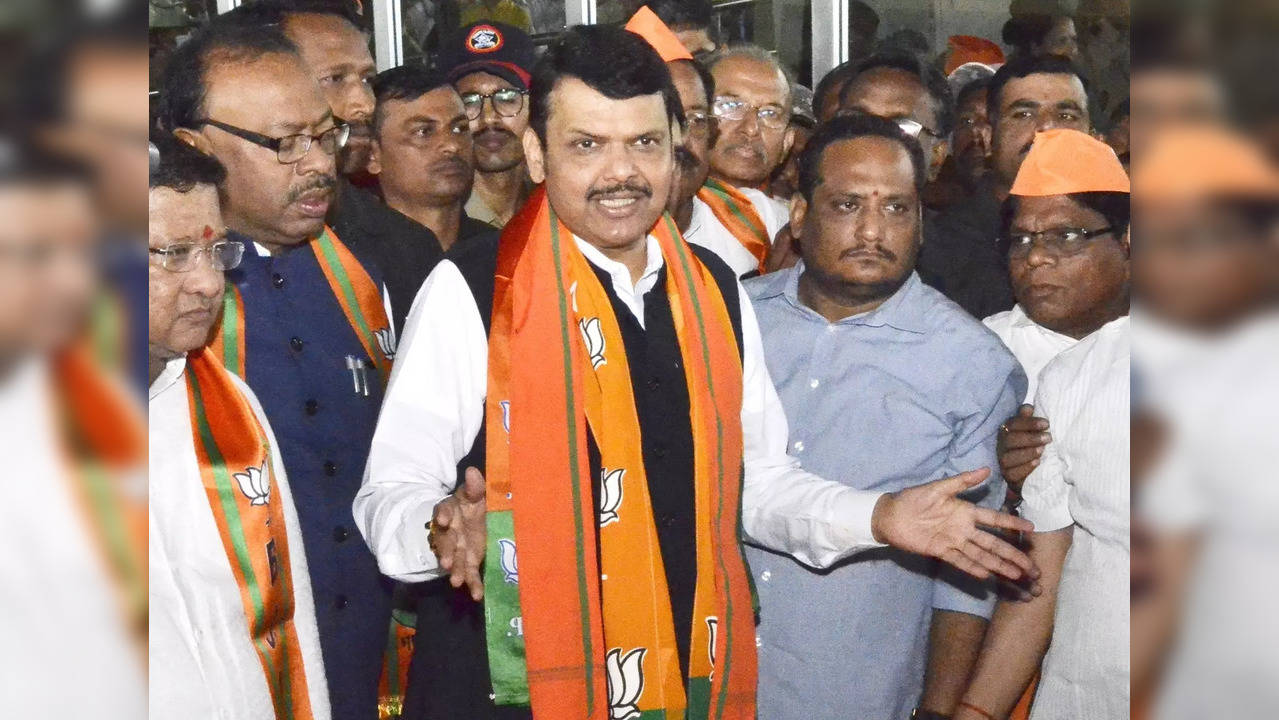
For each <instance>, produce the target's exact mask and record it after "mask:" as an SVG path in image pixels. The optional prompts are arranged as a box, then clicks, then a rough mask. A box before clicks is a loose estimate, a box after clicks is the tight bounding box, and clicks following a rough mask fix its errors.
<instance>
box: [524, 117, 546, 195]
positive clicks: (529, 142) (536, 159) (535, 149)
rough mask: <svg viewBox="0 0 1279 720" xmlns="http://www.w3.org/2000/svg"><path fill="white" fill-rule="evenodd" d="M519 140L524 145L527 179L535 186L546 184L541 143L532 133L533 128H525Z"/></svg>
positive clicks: (544, 158) (543, 151) (544, 162)
mask: <svg viewBox="0 0 1279 720" xmlns="http://www.w3.org/2000/svg"><path fill="white" fill-rule="evenodd" d="M521 140H522V142H523V144H524V160H525V161H527V162H528V176H529V179H530V180H532V181H533V182H534V183H537V184H541V183H544V182H546V155H545V150H544V149H543V148H542V141H541V140H540V139H538V137H537V133H536V132H533V128H526V129H525V130H524V137H523V138H521Z"/></svg>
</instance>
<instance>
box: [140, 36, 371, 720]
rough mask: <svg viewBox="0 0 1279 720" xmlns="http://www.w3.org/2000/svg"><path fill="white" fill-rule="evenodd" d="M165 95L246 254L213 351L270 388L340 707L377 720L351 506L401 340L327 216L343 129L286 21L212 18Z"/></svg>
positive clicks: (362, 265)
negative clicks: (216, 164) (203, 161)
mask: <svg viewBox="0 0 1279 720" xmlns="http://www.w3.org/2000/svg"><path fill="white" fill-rule="evenodd" d="M161 92H162V108H161V112H160V118H161V124H162V126H163V127H164V128H165V129H166V130H169V131H171V132H173V133H174V134H175V135H177V137H178V138H179V139H180V140H183V141H185V142H187V143H189V144H191V145H193V146H194V147H196V148H197V149H199V150H202V151H204V152H205V153H207V154H210V155H213V156H214V157H216V158H217V159H218V160H219V161H221V162H222V164H223V165H224V166H225V167H226V171H227V175H226V179H225V180H224V181H223V182H222V183H221V184H220V186H219V189H220V191H221V199H222V212H223V215H224V217H225V219H226V224H227V226H228V227H229V228H230V230H231V231H232V232H231V235H230V237H231V239H234V240H239V241H241V242H243V243H244V246H245V250H244V258H243V260H242V261H241V264H240V266H239V267H237V268H235V269H234V270H231V271H229V272H228V273H227V279H228V281H229V282H228V283H227V289H226V292H225V293H224V294H223V298H222V301H221V303H220V305H221V310H222V317H221V320H220V323H219V325H218V326H217V328H216V330H215V332H214V336H213V349H214V351H215V352H216V353H217V354H218V356H219V359H220V360H221V361H222V362H223V364H224V365H226V366H227V367H228V369H230V370H232V371H233V372H235V373H236V374H238V375H240V377H242V378H243V379H244V380H245V381H247V382H248V384H249V386H250V387H252V388H253V389H254V391H255V392H256V393H257V395H258V397H259V398H260V399H261V401H262V406H263V407H264V408H265V409H266V413H267V417H269V418H270V419H271V424H272V425H273V427H274V430H275V432H276V434H277V438H278V441H279V442H278V444H279V450H280V454H281V456H282V457H283V459H284V464H285V467H286V468H287V470H288V474H289V477H290V478H291V479H292V481H293V485H294V488H295V489H296V493H297V494H296V500H297V502H296V505H297V510H298V517H299V520H300V521H301V527H302V534H303V537H304V539H305V550H306V552H307V554H308V556H309V558H310V559H311V560H312V562H311V563H310V568H311V582H312V587H313V589H314V598H315V606H316V615H317V621H318V626H319V631H320V639H321V643H322V644H323V647H324V662H325V669H326V675H327V676H328V680H329V687H330V691H331V694H332V700H333V707H334V712H333V714H334V716H335V717H341V718H353V719H360V720H371V719H372V718H374V717H376V713H377V685H378V677H379V674H380V671H381V666H382V656H383V651H384V649H385V646H386V636H387V635H386V633H387V628H388V626H389V624H390V599H391V595H390V588H389V585H388V584H386V583H384V582H383V580H382V578H381V576H380V574H379V573H378V570H377V565H376V563H375V561H374V559H373V557H372V555H371V554H370V553H369V552H368V550H367V549H366V548H365V547H364V546H363V545H362V544H361V543H360V542H359V541H358V539H355V538H353V537H352V535H353V532H352V529H351V514H350V503H351V501H352V499H353V498H354V496H355V493H356V491H357V490H358V488H359V485H360V478H361V475H362V472H363V468H364V464H365V460H366V459H367V455H368V448H369V444H370V441H371V438H372V432H373V428H374V425H375V423H376V421H377V413H378V409H379V407H380V404H381V398H382V391H383V387H384V379H385V377H386V375H387V374H388V373H389V371H390V365H391V361H392V358H393V357H394V352H395V351H394V348H395V341H394V334H393V332H392V330H391V327H390V321H389V315H390V312H389V310H388V309H387V308H386V307H385V304H384V300H383V297H382V293H381V288H382V280H381V277H380V273H379V272H378V271H377V270H376V268H375V266H373V265H372V264H370V263H367V262H365V261H364V260H363V258H362V257H361V256H360V255H359V254H358V253H359V249H358V248H352V247H350V246H348V245H347V244H346V243H345V242H344V240H343V238H342V237H341V231H338V232H335V231H334V229H333V228H332V227H330V226H328V225H326V223H325V218H326V216H327V215H328V211H329V207H330V205H331V203H332V202H333V197H334V187H335V185H336V181H337V153H338V151H339V150H340V149H341V147H342V143H343V141H344V140H345V139H346V135H347V129H346V126H345V125H343V124H341V123H339V122H337V120H336V119H335V118H334V117H333V112H332V110H331V109H330V106H329V104H328V103H327V102H326V100H325V98H324V95H323V93H322V92H321V90H320V87H319V86H318V84H317V83H316V82H315V81H314V79H313V78H312V77H311V74H310V72H309V70H308V68H307V67H306V65H305V64H304V63H303V62H302V60H301V58H300V56H299V54H298V52H297V50H296V48H295V46H294V45H293V44H292V43H291V42H290V41H289V40H288V39H287V38H285V37H284V36H283V35H282V34H281V32H280V31H279V29H278V28H270V27H252V26H249V27H246V26H244V25H242V24H235V23H228V22H218V21H215V22H214V23H212V24H211V25H209V26H207V27H206V28H204V29H202V30H201V31H199V32H197V33H196V34H195V35H194V36H193V37H192V38H191V39H190V40H188V41H187V42H186V43H184V44H183V45H182V47H180V48H179V49H178V50H177V52H175V53H174V55H173V56H172V58H171V60H170V62H169V65H168V67H167V68H166V72H165V76H164V78H163V82H162V90H161ZM298 549H299V550H300V549H301V548H300V547H299V548H298Z"/></svg>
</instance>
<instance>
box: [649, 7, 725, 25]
mask: <svg viewBox="0 0 1279 720" xmlns="http://www.w3.org/2000/svg"><path fill="white" fill-rule="evenodd" d="M644 4H645V5H646V6H648V9H649V10H652V11H653V14H654V15H657V17H658V19H660V20H661V21H662V22H663V23H665V24H666V26H667V27H669V28H670V29H672V30H709V29H710V26H711V18H712V16H713V15H714V12H715V8H714V7H713V6H712V5H711V2H710V0H649V1H648V2H646V3H644Z"/></svg>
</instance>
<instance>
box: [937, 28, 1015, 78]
mask: <svg viewBox="0 0 1279 720" xmlns="http://www.w3.org/2000/svg"><path fill="white" fill-rule="evenodd" d="M949 44H950V57H948V58H947V59H946V74H947V75H950V74H951V73H953V72H955V69H956V68H958V67H959V66H960V65H966V64H968V63H970V62H976V63H981V64H982V65H1003V64H1004V51H1003V50H1001V49H999V46H998V45H996V44H995V43H993V42H991V41H989V40H987V39H986V38H980V37H976V36H974V35H951V36H950V40H949Z"/></svg>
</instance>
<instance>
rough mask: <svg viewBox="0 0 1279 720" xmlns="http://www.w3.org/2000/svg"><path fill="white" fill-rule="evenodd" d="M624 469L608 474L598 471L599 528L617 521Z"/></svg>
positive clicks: (605, 471)
mask: <svg viewBox="0 0 1279 720" xmlns="http://www.w3.org/2000/svg"><path fill="white" fill-rule="evenodd" d="M625 475H626V470H625V468H623V469H620V470H614V471H613V472H609V471H607V470H600V527H604V526H605V525H608V524H609V523H615V522H617V521H618V517H617V508H618V507H619V506H621V504H622V478H623V477H624V476H625Z"/></svg>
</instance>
